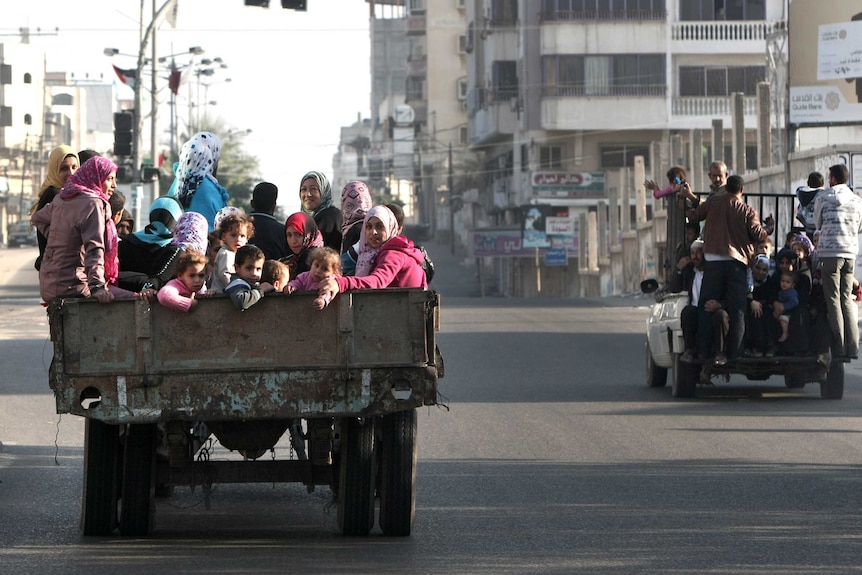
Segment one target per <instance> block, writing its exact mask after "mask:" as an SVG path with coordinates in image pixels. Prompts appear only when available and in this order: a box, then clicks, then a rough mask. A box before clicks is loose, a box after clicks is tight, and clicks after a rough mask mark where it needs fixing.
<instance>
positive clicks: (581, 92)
mask: <svg viewBox="0 0 862 575" xmlns="http://www.w3.org/2000/svg"><path fill="white" fill-rule="evenodd" d="M664 65H665V62H664V56H663V55H660V54H619V55H607V56H566V55H564V56H546V57H544V58H543V61H542V68H543V69H542V73H543V76H544V77H543V79H542V81H543V95H545V96H563V97H566V96H663V95H664V94H665V91H666V86H665V81H666V80H665V68H664Z"/></svg>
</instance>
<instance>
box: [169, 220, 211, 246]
mask: <svg viewBox="0 0 862 575" xmlns="http://www.w3.org/2000/svg"><path fill="white" fill-rule="evenodd" d="M208 230H209V222H208V221H207V219H206V217H204V216H203V215H202V214H199V213H197V212H185V213H184V214H183V215H181V216H180V219H179V220H177V225H176V227H175V228H174V237H173V239H172V240H171V243H172V244H173V245H175V246H177V247H178V248H180V249H182V250H196V251H198V252H200V253H202V254H204V255H206V253H207V246H208V245H209V241H208V240H209V238H208V237H207V233H208Z"/></svg>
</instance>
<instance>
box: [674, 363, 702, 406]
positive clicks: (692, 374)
mask: <svg viewBox="0 0 862 575" xmlns="http://www.w3.org/2000/svg"><path fill="white" fill-rule="evenodd" d="M679 357H680V354H678V353H675V354H673V384H672V385H671V395H672V396H673V397H694V396H695V392H696V390H697V379H698V377H699V376H700V366H699V365H698V364H695V363H686V362H684V361H680V360H679Z"/></svg>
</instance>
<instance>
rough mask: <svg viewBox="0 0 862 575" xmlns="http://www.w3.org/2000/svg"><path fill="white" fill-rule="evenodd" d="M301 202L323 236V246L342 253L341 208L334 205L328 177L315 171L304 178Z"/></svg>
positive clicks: (303, 208) (301, 185)
mask: <svg viewBox="0 0 862 575" xmlns="http://www.w3.org/2000/svg"><path fill="white" fill-rule="evenodd" d="M299 201H300V203H301V204H302V207H301V209H302V211H303V212H304V213H306V214H308V215H309V216H311V217H313V218H314V222H315V223H316V224H317V229H318V230H320V233H321V234H323V245H325V246H326V247H329V248H332V249H334V250H335V251H337V252H339V253H341V208H339V207H337V206H333V205H332V185H331V184H330V183H329V180H328V179H327V178H326V176H325V175H323V174H322V173H321V172H313V171H312V172H308V173H307V174H305V175H304V176H302V180H300V183H299Z"/></svg>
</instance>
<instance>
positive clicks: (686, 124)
mask: <svg viewBox="0 0 862 575" xmlns="http://www.w3.org/2000/svg"><path fill="white" fill-rule="evenodd" d="M732 100H733V99H732V97H731V96H705V97H675V98H673V101H672V102H671V116H672V120H671V125H672V126H673V127H674V128H678V129H681V128H709V127H710V126H711V125H712V120H713V119H721V120H723V121H724V123H725V125H726V126H730V122H731V119H732V117H733V110H732ZM742 108H743V113H744V116H745V125H746V126H755V125H757V98H756V97H754V96H746V97H744V98H743V104H742Z"/></svg>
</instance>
